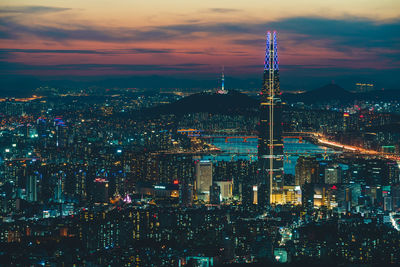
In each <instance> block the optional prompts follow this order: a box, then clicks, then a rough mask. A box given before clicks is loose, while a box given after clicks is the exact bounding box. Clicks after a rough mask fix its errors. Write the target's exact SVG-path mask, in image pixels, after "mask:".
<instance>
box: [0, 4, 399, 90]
mask: <svg viewBox="0 0 400 267" xmlns="http://www.w3.org/2000/svg"><path fill="white" fill-rule="evenodd" d="M267 30H271V31H273V30H276V31H277V32H278V42H279V44H278V45H279V48H278V49H279V51H278V53H279V62H280V67H281V84H282V89H283V90H299V89H303V90H309V89H314V88H316V87H319V86H322V85H324V84H326V83H328V82H330V81H332V80H334V81H335V82H336V83H338V84H340V85H342V86H343V87H344V88H346V89H349V90H351V89H353V88H352V86H353V84H354V83H355V82H358V81H361V82H374V83H376V85H377V87H378V88H385V89H386V88H388V89H400V86H399V84H400V75H399V74H400V1H399V0H379V1H378V0H325V1H321V0H308V1H299V0H290V1H269V0H246V1H235V0H227V1H225V0H220V1H216V0H213V1H211V0H202V1H192V0H186V1H180V0H168V1H165V0H113V1H104V0H96V1H95V0H79V1H77V0H68V1H54V0H52V1H48V0H41V1H37V0H36V1H23V0H13V1H9V0H3V1H1V2H0V72H1V74H0V78H1V77H2V79H3V83H0V89H1V87H7V86H15V84H14V85H13V83H14V82H15V80H18V81H19V82H21V81H23V80H26V81H27V82H26V83H23V85H20V86H27V87H29V86H36V85H37V83H32V84H31V83H30V81H33V80H35V81H37V80H40V81H48V80H79V79H83V80H84V79H86V80H87V79H90V80H92V81H95V80H101V79H104V78H110V79H116V78H124V79H128V80H129V84H128V85H129V87H138V86H145V85H143V82H139V80H138V82H137V83H136V82H135V79H140V77H150V76H152V75H156V76H155V77H154V80H153V81H152V83H151V85H149V87H163V83H164V82H165V81H168V84H169V85H170V86H176V87H179V86H188V87H190V86H193V87H204V86H203V85H202V84H201V81H202V80H208V81H213V80H215V81H216V82H215V86H217V84H218V77H219V75H220V72H221V68H222V66H225V70H226V76H227V82H226V84H227V87H228V89H229V87H231V88H235V87H240V86H242V87H248V88H255V87H258V86H259V85H261V77H262V71H263V60H264V49H265V47H264V45H265V41H264V40H265V32H266V31H267ZM181 79H184V80H192V81H193V82H189V83H188V82H187V81H186V82H180V80H181ZM229 79H230V80H229ZM237 80H242V81H241V82H240V83H238V84H235V82H233V81H237ZM230 81H231V82H230ZM128 85H126V84H124V86H128ZM208 85H209V86H212V82H211V83H208V84H207V86H208ZM116 86H119V85H118V84H116Z"/></svg>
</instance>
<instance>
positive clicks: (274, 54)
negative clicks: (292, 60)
mask: <svg viewBox="0 0 400 267" xmlns="http://www.w3.org/2000/svg"><path fill="white" fill-rule="evenodd" d="M266 39H267V44H266V49H265V61H264V70H265V71H267V70H270V68H271V66H272V69H273V70H279V62H278V43H277V40H276V31H274V32H273V37H272V40H271V32H267V38H266Z"/></svg>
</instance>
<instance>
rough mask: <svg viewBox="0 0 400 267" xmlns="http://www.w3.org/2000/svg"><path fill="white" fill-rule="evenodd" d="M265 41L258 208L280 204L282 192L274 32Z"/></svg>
mask: <svg viewBox="0 0 400 267" xmlns="http://www.w3.org/2000/svg"><path fill="white" fill-rule="evenodd" d="M266 39H267V40H266V49H265V62H264V83H263V88H262V90H261V94H260V127H259V138H258V162H259V177H258V186H259V187H260V188H259V189H258V194H259V196H258V202H259V204H261V205H270V204H272V203H276V202H279V200H278V196H279V195H280V192H281V191H282V188H283V141H282V106H281V92H280V87H279V64H278V49H277V48H278V45H277V44H278V43H277V38H276V32H275V31H274V32H273V34H272V36H271V32H267V34H266Z"/></svg>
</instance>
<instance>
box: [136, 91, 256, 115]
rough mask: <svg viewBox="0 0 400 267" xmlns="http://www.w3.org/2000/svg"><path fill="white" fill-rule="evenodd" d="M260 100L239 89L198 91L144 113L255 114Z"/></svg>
mask: <svg viewBox="0 0 400 267" xmlns="http://www.w3.org/2000/svg"><path fill="white" fill-rule="evenodd" d="M257 111H258V100H257V99H254V98H251V97H249V96H248V95H246V94H242V93H240V92H238V91H229V93H228V94H226V95H223V94H215V93H198V94H193V95H190V96H188V97H185V98H182V99H180V100H178V101H176V102H174V103H171V104H166V105H161V106H157V107H153V108H149V109H146V110H143V112H144V113H153V114H176V115H182V114H187V113H197V112H209V113H218V114H242V115H245V114H248V115H250V114H255V113H257Z"/></svg>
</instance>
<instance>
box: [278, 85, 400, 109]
mask: <svg viewBox="0 0 400 267" xmlns="http://www.w3.org/2000/svg"><path fill="white" fill-rule="evenodd" d="M282 99H283V100H284V101H285V102H288V103H297V102H303V103H305V104H308V105H309V104H317V103H319V104H321V103H328V102H333V101H340V102H342V103H346V102H353V101H354V100H380V101H386V100H395V99H397V100H400V90H385V91H382V90H376V91H371V92H367V93H352V92H349V91H347V90H345V89H343V88H342V87H340V86H339V85H337V84H328V85H325V86H323V87H321V88H318V89H315V90H311V91H307V92H304V93H301V94H290V93H286V94H283V95H282Z"/></svg>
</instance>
